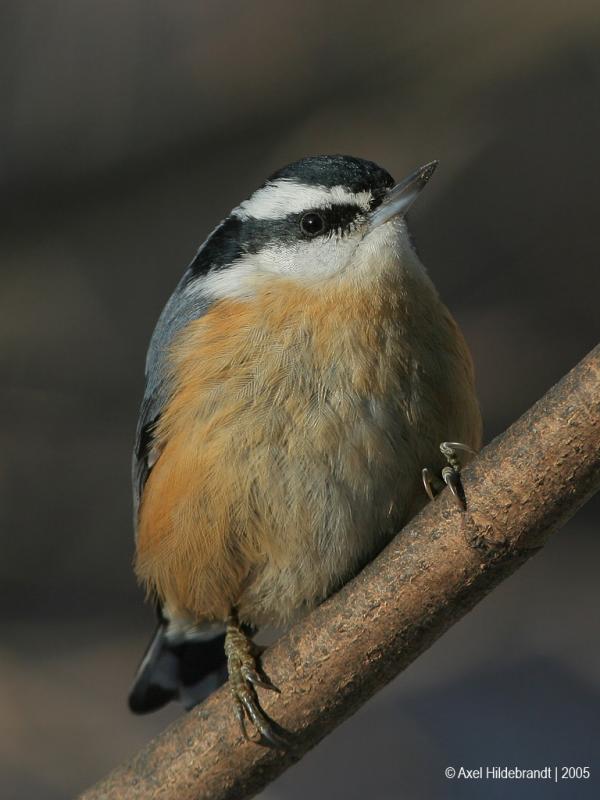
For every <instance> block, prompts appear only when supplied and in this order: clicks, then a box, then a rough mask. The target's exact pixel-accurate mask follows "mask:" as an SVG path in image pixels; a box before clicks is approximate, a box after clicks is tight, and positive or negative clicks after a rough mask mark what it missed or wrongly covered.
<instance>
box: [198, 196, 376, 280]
mask: <svg viewBox="0 0 600 800" xmlns="http://www.w3.org/2000/svg"><path fill="white" fill-rule="evenodd" d="M310 211H314V212H315V213H318V214H320V215H322V216H323V218H324V222H325V225H324V228H323V230H322V231H320V232H319V234H318V235H316V236H314V237H313V238H314V239H315V240H317V239H319V238H320V237H322V236H327V235H330V234H333V233H336V232H338V231H339V232H341V233H343V232H344V231H349V230H350V228H351V226H352V224H353V223H354V222H356V221H357V220H358V219H359V218H360V217H361V216H362V215H365V213H366V212H365V210H364V209H363V208H362V207H361V206H359V205H357V204H355V203H334V204H332V205H330V206H326V207H325V208H315V209H305V210H304V211H302V212H298V213H294V214H288V216H287V217H283V218H281V219H255V218H253V217H249V218H248V219H243V220H242V219H240V218H239V217H237V216H235V215H233V214H232V215H230V216H229V217H227V219H225V220H224V221H223V222H222V224H221V225H219V227H218V228H217V229H216V230H215V231H214V233H213V234H212V235H211V236H210V237H209V238H208V239H207V240H206V242H205V243H204V245H203V246H202V247H201V248H200V250H199V251H198V253H197V254H196V257H195V258H194V260H193V261H192V263H191V264H190V266H189V268H188V271H187V272H186V274H185V278H184V282H185V283H189V282H190V281H192V280H194V279H195V278H197V277H199V276H200V275H206V274H207V273H208V272H210V271H211V270H218V269H225V268H227V267H228V266H229V265H230V264H231V263H233V262H234V261H235V260H236V259H238V258H241V257H242V256H244V255H247V254H248V253H258V252H260V250H262V249H263V248H265V247H269V246H272V245H283V246H285V245H291V244H294V243H295V242H298V241H306V240H307V237H306V236H305V235H304V234H303V233H302V231H301V229H300V220H301V219H302V217H303V216H304V215H305V214H307V213H308V212H310Z"/></svg>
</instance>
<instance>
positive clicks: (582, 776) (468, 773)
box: [444, 765, 592, 783]
mask: <svg viewBox="0 0 600 800" xmlns="http://www.w3.org/2000/svg"><path fill="white" fill-rule="evenodd" d="M444 775H445V777H446V778H448V780H458V781H461V780H462V781H552V782H553V783H558V782H559V781H587V780H589V779H590V778H591V777H592V770H591V768H590V767H589V766H583V767H579V766H577V767H564V766H557V765H554V766H552V765H550V766H545V767H536V768H534V769H528V768H524V767H515V766H510V767H509V766H489V767H484V766H480V767H464V766H459V767H446V769H445V770H444Z"/></svg>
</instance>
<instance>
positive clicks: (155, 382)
mask: <svg viewBox="0 0 600 800" xmlns="http://www.w3.org/2000/svg"><path fill="white" fill-rule="evenodd" d="M199 253H200V251H199ZM197 260H198V256H196V259H194V261H193V262H192V264H191V265H190V267H188V269H187V271H186V272H185V274H184V275H183V277H182V279H181V281H180V282H179V284H178V285H177V288H176V289H175V291H174V292H173V294H172V295H171V297H170V299H169V301H168V302H167V305H166V306H165V307H164V309H163V311H162V314H161V315H160V317H159V320H158V323H157V324H156V328H155V329H154V333H153V334H152V338H151V340H150V346H149V348H148V354H147V356H146V373H145V374H146V386H145V389H144V396H143V399H142V405H141V408H140V414H139V418H138V424H137V429H136V435H135V448H134V451H133V464H132V480H133V511H134V524H135V525H136V526H137V519H138V509H139V504H140V499H141V496H142V492H143V490H144V485H145V483H146V481H147V479H148V475H149V474H150V470H151V469H152V466H153V465H154V463H155V462H156V459H157V458H158V456H159V453H158V452H157V451H156V448H155V447H154V431H155V428H156V424H157V422H158V420H159V419H160V415H161V413H162V411H163V409H164V407H165V406H166V404H167V403H168V401H169V398H170V395H171V390H172V387H171V385H170V378H169V369H168V361H167V359H168V352H169V348H170V346H171V344H172V342H173V338H174V337H175V336H176V335H177V333H178V332H179V331H180V330H182V328H184V327H185V326H186V325H187V324H188V323H189V322H191V321H192V320H194V319H198V317H201V316H203V315H204V314H205V313H206V312H207V310H208V309H209V308H210V306H211V305H212V301H211V300H210V299H209V298H208V297H206V295H205V294H204V293H203V292H202V284H203V276H202V275H197V273H196V272H195V271H194V270H195V269H197V267H196V266H195V265H196V262H197Z"/></svg>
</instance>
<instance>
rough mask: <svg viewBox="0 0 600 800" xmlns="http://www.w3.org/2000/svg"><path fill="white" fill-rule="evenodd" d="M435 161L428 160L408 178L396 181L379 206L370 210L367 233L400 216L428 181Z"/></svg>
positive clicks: (436, 163) (435, 165) (433, 169)
mask: <svg viewBox="0 0 600 800" xmlns="http://www.w3.org/2000/svg"><path fill="white" fill-rule="evenodd" d="M437 165H438V162H437V161H430V162H429V164H425V165H424V166H422V167H419V169H416V170H415V171H414V172H413V173H411V174H410V175H409V176H408V178H404V180H403V181H400V183H397V184H396V185H395V186H394V187H392V188H391V189H390V191H389V194H388V195H386V197H385V198H384V200H383V203H381V205H380V206H377V208H376V209H375V210H374V211H372V212H371V214H370V216H369V228H368V231H369V233H370V232H371V231H372V230H375V228H378V227H379V226H380V225H383V224H384V223H386V222H389V220H391V219H393V218H394V217H402V216H404V214H406V212H407V211H408V209H409V208H410V207H411V206H412V204H413V202H414V201H415V200H416V198H417V195H418V194H420V192H421V189H423V188H424V187H425V185H426V184H427V183H428V182H429V179H430V178H431V176H432V175H433V173H434V172H435V168H436V167H437Z"/></svg>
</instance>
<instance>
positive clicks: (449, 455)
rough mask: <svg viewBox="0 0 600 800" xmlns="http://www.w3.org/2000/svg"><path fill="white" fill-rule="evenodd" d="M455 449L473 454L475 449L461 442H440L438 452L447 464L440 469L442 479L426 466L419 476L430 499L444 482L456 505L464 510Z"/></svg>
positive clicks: (458, 462)
mask: <svg viewBox="0 0 600 800" xmlns="http://www.w3.org/2000/svg"><path fill="white" fill-rule="evenodd" d="M457 450H458V451H462V452H464V453H469V454H470V455H475V451H474V450H473V449H472V448H470V447H469V446H468V445H466V444H462V443H461V442H442V443H441V445H440V452H441V453H442V455H443V456H444V457H445V459H446V461H447V462H448V466H446V467H444V468H443V469H442V480H440V479H439V478H438V477H437V475H435V474H433V473H432V472H431V470H429V469H428V468H427V467H424V468H423V469H422V470H421V477H422V479H423V486H424V487H425V491H426V492H427V496H428V497H429V499H430V500H433V499H434V498H435V495H436V494H438V493H439V492H440V491H441V489H443V488H444V484H446V486H447V487H448V488H449V489H450V491H451V492H452V497H453V498H454V502H455V503H456V505H457V506H458V507H459V508H460V510H461V511H465V509H466V508H467V501H466V498H465V490H464V489H463V485H462V482H461V479H460V459H459V457H458V454H457ZM442 481H443V483H442Z"/></svg>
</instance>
